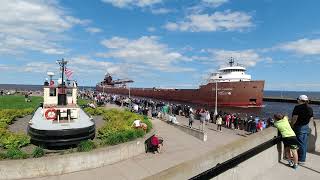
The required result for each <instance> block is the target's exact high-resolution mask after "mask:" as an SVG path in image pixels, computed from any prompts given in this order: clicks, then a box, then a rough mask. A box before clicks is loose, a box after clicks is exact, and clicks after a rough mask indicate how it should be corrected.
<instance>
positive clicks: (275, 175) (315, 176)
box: [257, 153, 320, 180]
mask: <svg viewBox="0 0 320 180" xmlns="http://www.w3.org/2000/svg"><path fill="white" fill-rule="evenodd" d="M287 164H288V163H287V162H286V161H282V162H281V163H279V164H277V165H276V166H274V167H273V168H272V169H268V170H266V172H265V173H264V174H262V175H261V176H259V177H257V179H259V180H270V179H274V180H278V179H282V180H283V179H290V180H302V179H303V180H319V179H320V154H318V155H316V154H311V153H308V154H307V162H306V164H305V165H303V166H299V167H298V169H296V170H294V169H292V168H291V167H288V166H287Z"/></svg>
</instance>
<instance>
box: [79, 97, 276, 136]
mask: <svg viewBox="0 0 320 180" xmlns="http://www.w3.org/2000/svg"><path fill="white" fill-rule="evenodd" d="M79 94H80V96H81V98H87V99H90V100H92V101H93V102H94V103H90V104H89V106H90V107H93V108H95V107H96V106H102V105H104V104H107V103H111V104H117V105H119V106H123V107H127V108H129V109H131V110H132V111H133V112H136V113H139V114H143V115H147V116H148V115H149V116H152V117H157V118H161V119H167V120H168V121H170V122H172V123H174V124H178V123H179V122H178V121H177V118H176V116H177V115H179V116H184V117H186V118H188V119H189V123H188V125H189V127H190V128H193V124H194V121H196V120H199V124H200V126H199V129H200V130H202V131H203V130H204V126H205V125H206V124H208V123H215V124H217V126H218V129H217V130H218V131H222V128H221V127H224V128H228V129H234V130H236V129H239V130H244V131H247V132H249V133H255V132H258V131H262V130H263V129H265V128H268V127H270V126H272V125H273V118H271V117H270V118H267V119H261V118H260V117H258V116H254V115H247V114H240V113H227V112H222V111H219V112H218V114H217V115H215V114H214V112H213V111H209V110H208V109H205V108H200V107H192V106H191V105H187V104H181V103H173V102H165V101H161V100H155V99H150V98H141V97H131V98H128V96H122V95H115V94H107V93H97V92H93V91H84V92H80V93H79Z"/></svg>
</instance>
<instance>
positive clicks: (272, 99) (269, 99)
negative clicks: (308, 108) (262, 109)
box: [263, 97, 320, 105]
mask: <svg viewBox="0 0 320 180" xmlns="http://www.w3.org/2000/svg"><path fill="white" fill-rule="evenodd" d="M263 101H266V102H285V103H297V99H294V98H282V97H264V98H263ZM309 104H316V105H320V100H311V101H310V102H309Z"/></svg>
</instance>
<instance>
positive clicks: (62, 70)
mask: <svg viewBox="0 0 320 180" xmlns="http://www.w3.org/2000/svg"><path fill="white" fill-rule="evenodd" d="M57 63H58V64H59V65H60V70H61V79H62V83H61V84H62V88H64V86H65V83H64V72H65V66H66V65H67V63H68V61H65V60H64V59H63V58H62V60H57Z"/></svg>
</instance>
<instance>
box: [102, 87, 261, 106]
mask: <svg viewBox="0 0 320 180" xmlns="http://www.w3.org/2000/svg"><path fill="white" fill-rule="evenodd" d="M217 86H218V88H217V89H218V96H217V97H218V100H217V103H218V106H225V107H262V105H263V89H264V81H240V82H218V83H217ZM215 87H216V84H215V83H209V84H207V85H203V86H200V88H199V89H156V88H130V94H131V96H137V97H147V98H153V99H161V100H166V101H179V102H186V103H193V104H201V105H205V106H214V105H215V97H216V88H215ZM96 89H97V91H100V92H105V93H111V94H121V95H129V89H128V88H121V87H110V86H99V85H98V86H97V87H96Z"/></svg>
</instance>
